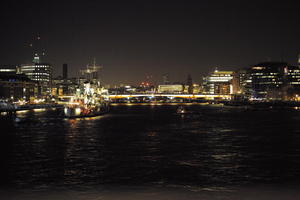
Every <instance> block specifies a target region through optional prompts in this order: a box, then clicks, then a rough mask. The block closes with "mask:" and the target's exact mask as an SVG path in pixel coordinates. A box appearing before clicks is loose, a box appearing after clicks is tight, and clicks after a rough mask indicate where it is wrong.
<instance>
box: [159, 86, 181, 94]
mask: <svg viewBox="0 0 300 200" xmlns="http://www.w3.org/2000/svg"><path fill="white" fill-rule="evenodd" d="M183 90H184V86H183V85H180V84H176V85H158V88H157V92H158V93H168V94H174V93H182V92H183Z"/></svg>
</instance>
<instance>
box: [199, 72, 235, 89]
mask: <svg viewBox="0 0 300 200" xmlns="http://www.w3.org/2000/svg"><path fill="white" fill-rule="evenodd" d="M237 84H238V83H237V81H236V76H235V72H233V71H219V70H215V71H214V72H212V73H211V74H210V75H209V76H207V77H204V83H203V85H204V86H203V87H204V93H206V94H220V95H228V94H234V93H236V92H237Z"/></svg>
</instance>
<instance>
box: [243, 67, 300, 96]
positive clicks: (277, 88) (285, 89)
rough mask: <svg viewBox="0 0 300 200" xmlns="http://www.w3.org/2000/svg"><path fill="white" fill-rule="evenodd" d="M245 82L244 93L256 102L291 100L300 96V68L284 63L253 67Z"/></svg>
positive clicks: (248, 71)
mask: <svg viewBox="0 0 300 200" xmlns="http://www.w3.org/2000/svg"><path fill="white" fill-rule="evenodd" d="M246 71H247V75H246V77H247V78H246V79H245V80H244V83H243V84H244V93H245V95H246V96H248V98H250V99H254V100H289V99H291V98H293V96H294V95H296V94H297V93H299V95H300V92H299V91H300V68H299V66H291V65H288V64H287V63H284V62H264V63H259V64H257V65H254V66H251V67H250V68H248V69H247V70H246Z"/></svg>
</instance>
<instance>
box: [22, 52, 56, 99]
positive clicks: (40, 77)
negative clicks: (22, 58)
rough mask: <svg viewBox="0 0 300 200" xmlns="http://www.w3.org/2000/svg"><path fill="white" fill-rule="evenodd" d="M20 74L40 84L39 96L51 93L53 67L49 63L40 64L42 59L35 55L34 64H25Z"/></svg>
mask: <svg viewBox="0 0 300 200" xmlns="http://www.w3.org/2000/svg"><path fill="white" fill-rule="evenodd" d="M20 73H22V74H25V75H26V76H27V77H28V78H29V79H31V80H33V81H36V82H38V84H39V95H41V96H47V95H49V94H50V92H51V83H52V66H51V65H50V64H48V63H42V62H40V58H39V56H38V55H37V54H35V56H34V59H33V62H32V63H30V64H23V65H21V67H20Z"/></svg>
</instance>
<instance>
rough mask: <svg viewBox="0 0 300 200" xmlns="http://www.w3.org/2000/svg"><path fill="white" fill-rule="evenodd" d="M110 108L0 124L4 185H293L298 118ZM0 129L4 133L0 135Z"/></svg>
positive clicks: (223, 110)
mask: <svg viewBox="0 0 300 200" xmlns="http://www.w3.org/2000/svg"><path fill="white" fill-rule="evenodd" d="M176 108H177V107H176V106H134V105H133V106H129V107H127V106H115V107H113V109H112V112H111V113H109V114H107V115H104V116H99V117H93V118H86V119H63V118H61V117H60V115H58V111H54V110H48V111H44V112H38V113H36V112H26V113H18V117H19V118H21V123H13V122H7V121H4V120H2V121H1V126H2V127H6V129H7V130H8V131H6V132H5V134H4V136H3V138H4V139H3V140H2V141H1V144H2V153H3V154H4V155H6V156H5V157H4V160H3V163H5V165H4V166H2V168H1V169H2V170H1V172H2V174H1V175H2V176H7V178H5V179H3V180H2V183H1V184H2V185H3V186H7V187H12V188H21V187H24V186H25V187H27V188H36V187H40V186H41V185H42V186H43V187H46V188H47V187H58V188H60V187H63V188H64V187H66V188H76V187H79V188H82V187H83V188H90V189H92V188H95V187H100V186H106V185H118V186H123V185H132V186H137V185H145V186H154V187H162V186H164V187H175V186H176V187H182V188H186V187H191V188H193V190H198V189H199V190H201V188H202V189H203V190H204V189H205V188H206V189H207V190H213V189H214V188H225V189H226V188H227V189H228V190H230V189H231V188H232V187H236V186H245V187H246V186H248V185H256V184H267V185H268V184H279V185H281V184H285V185H298V184H299V181H300V177H299V175H300V159H299V158H300V146H299V143H300V135H299V130H300V128H299V127H298V121H299V120H300V118H299V115H300V113H299V112H298V111H297V110H295V109H291V110H285V111H282V110H281V111H279V110H272V111H270V110H269V109H266V110H264V109H261V110H252V111H251V110H250V111H249V110H248V111H245V110H244V109H241V108H228V107H223V106H222V107H210V106H204V105H203V106H192V105H191V106H190V107H189V109H193V110H194V111H196V112H195V113H194V114H191V115H184V116H182V115H177V114H175V111H176ZM3 130H4V128H3Z"/></svg>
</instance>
